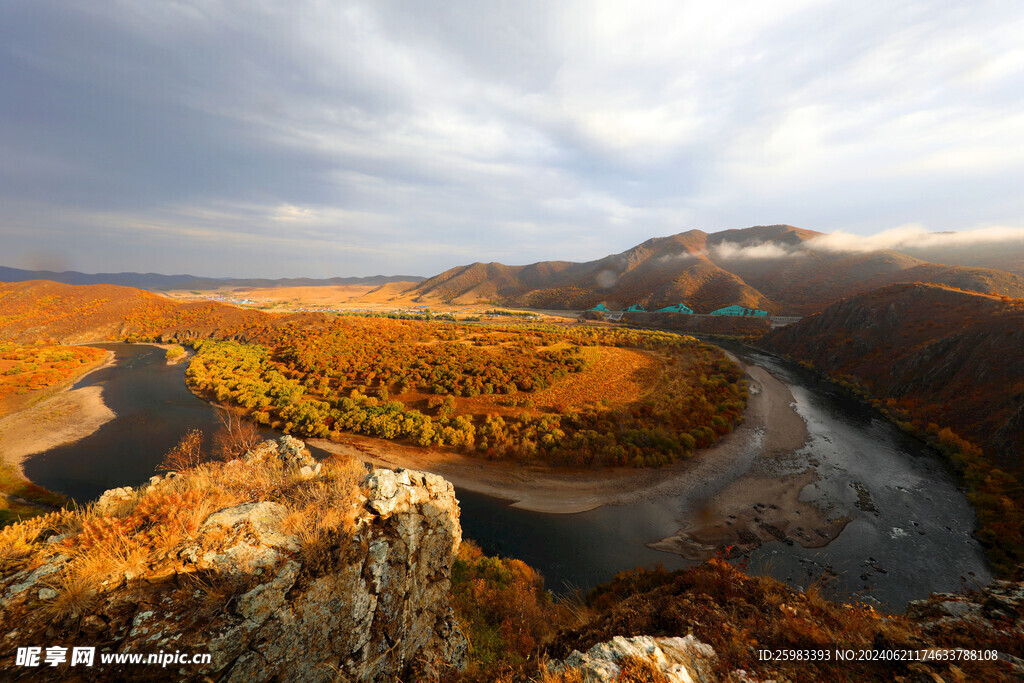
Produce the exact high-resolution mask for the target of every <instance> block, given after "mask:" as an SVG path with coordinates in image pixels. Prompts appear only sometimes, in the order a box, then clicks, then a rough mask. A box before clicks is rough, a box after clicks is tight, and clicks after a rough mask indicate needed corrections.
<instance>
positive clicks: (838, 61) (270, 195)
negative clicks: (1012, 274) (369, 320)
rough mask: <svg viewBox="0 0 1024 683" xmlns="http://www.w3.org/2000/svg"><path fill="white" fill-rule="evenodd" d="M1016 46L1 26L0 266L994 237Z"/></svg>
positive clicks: (478, 10) (814, 21)
mask: <svg viewBox="0 0 1024 683" xmlns="http://www.w3.org/2000/svg"><path fill="white" fill-rule="evenodd" d="M58 5H59V8H58ZM1022 33H1024V14H1022V13H1021V12H1019V11H1017V9H1016V8H1015V7H1014V6H1013V5H1012V3H1010V4H1006V3H1000V2H997V1H992V2H989V1H987V0H982V1H981V2H979V3H972V4H971V6H969V7H968V6H960V5H956V4H955V3H954V4H949V3H946V4H943V5H941V6H936V5H935V3H930V2H925V0H908V1H907V2H901V3H899V4H898V7H894V6H893V5H892V3H889V2H883V1H882V0H869V1H868V2H865V3H861V4H859V5H858V9H857V11H856V12H851V11H850V10H849V7H848V5H847V4H845V3H841V2H838V1H836V0H833V1H827V2H818V1H817V0H784V1H781V2H776V3H771V4H770V6H769V5H767V4H765V3H759V2H754V1H753V0H743V1H742V2H737V3H730V4H729V5H728V6H727V7H720V6H713V5H710V4H700V3H696V4H694V3H689V4H687V3H682V4H681V3H678V2H673V1H671V0H664V1H660V0H643V1H641V2H638V3H631V4H629V5H628V6H626V5H624V4H622V3H621V2H612V1H610V0H609V1H604V0H597V1H593V2H583V1H582V0H568V1H567V2H560V3H545V2H540V1H535V0H526V1H524V2H521V3H505V4H499V5H496V4H494V3H478V2H471V1H469V0H444V1H442V0H423V1H422V2H416V3H413V4H410V3H404V2H398V1H397V0H380V1H377V2H369V1H362V0H353V1H351V2H345V3H324V2H319V1H318V0H292V1H290V2H285V1H284V0H265V1H263V2H259V3H253V2H249V1H246V0H223V1H221V2H217V3H209V2H197V1H195V0H182V1H180V2H174V3H159V2H130V1H128V0H111V1H110V2H106V3H53V2H49V1H47V0H39V1H38V2H23V3H10V6H9V7H5V9H4V20H3V22H0V80H2V82H3V83H4V95H5V96H4V97H3V98H0V253H3V254H4V255H5V257H4V258H6V259H12V260H14V261H18V260H21V261H22V262H23V263H24V264H26V265H27V264H29V263H30V262H31V261H32V260H33V259H35V258H36V257H35V256H33V254H38V253H40V250H45V249H49V248H50V246H49V245H52V244H69V245H72V244H73V245H74V248H70V247H69V250H68V254H67V255H66V258H67V260H68V261H69V262H70V266H71V267H74V268H77V269H80V270H86V271H96V270H115V271H118V270H141V269H143V268H145V269H149V270H159V271H175V272H182V271H187V270H195V269H197V268H202V269H204V272H199V273H198V274H207V275H227V274H232V275H267V276H284V275H304V274H308V271H309V270H310V269H311V268H316V269H317V270H318V271H322V270H325V271H327V272H326V274H328V275H370V274H375V273H378V272H387V269H389V268H401V269H402V270H404V271H406V272H410V273H416V274H422V275H431V274H434V273H436V272H440V271H441V270H444V269H446V268H449V267H451V266H454V265H458V264H459V263H462V262H465V261H467V260H468V261H475V260H482V261H490V260H501V261H504V262H509V263H530V262H534V261H538V260H547V259H561V260H588V259H594V258H600V257H601V256H604V255H606V254H608V253H615V252H619V251H622V250H624V249H627V248H629V247H631V246H633V245H635V244H638V243H640V242H643V241H644V240H646V239H648V238H650V237H653V236H658V235H667V234H674V233H678V232H682V231H685V230H688V229H691V228H701V229H704V230H706V231H714V230H718V229H724V228H737V227H744V226H748V225H763V224H770V223H789V224H795V225H801V226H805V227H809V228H813V229H817V230H822V231H831V230H836V229H839V230H842V231H843V232H844V233H846V234H849V235H861V234H870V233H874V232H877V231H879V230H881V229H883V228H885V227H887V226H891V225H899V224H905V223H919V224H925V225H928V226H930V227H931V228H932V229H934V230H962V229H963V227H964V226H970V225H978V224H987V225H1000V224H1012V223H1013V222H1014V221H1015V220H1017V219H1018V217H1019V216H1020V211H1021V208H1022V207H1021V204H1020V199H1019V194H1020V193H1019V187H1020V186H1021V184H1022V182H1024V115H1022V114H1021V113H1020V112H1022V111H1024V46H1022V45H1021V43H1020V40H1019V36H1020V35H1021V34H1022ZM809 35H810V36H815V39H814V40H808V39H807V36H809ZM127 226H136V228H130V227H127ZM132 229H135V230H136V232H137V234H136V235H134V236H133V237H131V238H130V239H128V238H126V234H127V233H129V232H131V230H132ZM289 241H291V243H292V244H293V245H294V246H293V247H289V246H288V243H289ZM841 241H842V240H841V239H840V238H837V239H836V241H835V242H834V243H833V244H840V243H841ZM855 241H856V239H853V240H848V242H851V243H852V242H855ZM129 245H131V246H130V248H129ZM147 245H149V248H147ZM312 245H317V246H315V247H312ZM311 247H312V248H315V249H316V250H317V251H316V254H317V255H316V256H315V257H313V256H310V253H309V252H307V251H304V249H307V248H311ZM844 248H846V247H844ZM768 251H770V250H767V251H766V250H765V249H764V248H762V249H758V248H757V247H754V248H746V249H743V250H740V251H736V250H734V251H733V252H732V254H733V257H734V258H738V257H742V258H758V257H768V256H771V254H770V253H768ZM142 264H145V266H143V265H142ZM5 265H16V264H13V263H6V264H5ZM228 271H230V272H228Z"/></svg>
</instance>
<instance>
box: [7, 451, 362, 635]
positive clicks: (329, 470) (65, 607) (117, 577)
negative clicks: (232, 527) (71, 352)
mask: <svg viewBox="0 0 1024 683" xmlns="http://www.w3.org/2000/svg"><path fill="white" fill-rule="evenodd" d="M365 475H366V470H365V468H364V466H363V465H362V463H360V462H359V461H358V460H356V459H355V458H350V457H345V456H334V457H332V458H330V459H329V460H327V461H325V462H324V463H323V464H322V469H321V472H320V475H319V476H317V477H315V478H312V479H304V478H302V477H301V476H300V475H299V474H298V473H297V472H294V471H286V470H285V469H284V467H283V466H282V465H281V463H280V461H279V460H277V459H276V458H268V459H267V460H265V461H257V462H247V461H244V460H232V461H229V462H221V461H216V462H208V463H203V464H200V465H198V466H195V467H193V468H191V469H188V470H185V471H183V472H182V473H181V474H179V475H178V476H175V477H171V478H167V479H164V480H163V481H162V482H160V483H159V484H158V485H157V486H155V487H140V488H138V489H136V490H135V491H134V492H133V494H132V495H131V496H129V497H128V498H126V499H125V500H123V501H119V502H117V503H115V504H110V505H105V506H104V508H103V509H102V510H101V509H99V508H98V506H97V505H96V504H95V503H92V504H90V505H87V506H85V507H82V508H70V509H65V510H60V511H58V512H53V513H50V514H47V515H43V516H40V517H37V518H34V519H31V520H28V521H24V522H20V523H17V524H12V525H10V526H8V527H6V528H4V529H2V530H0V569H2V571H3V573H4V574H7V575H9V574H10V573H12V572H14V571H21V570H24V569H30V568H35V567H38V566H40V565H42V564H43V563H45V562H46V561H47V560H48V559H50V558H51V557H53V556H54V555H56V554H58V553H61V554H64V555H66V556H69V558H70V559H69V560H68V562H67V563H66V564H65V565H64V566H63V567H62V568H61V569H60V570H58V571H57V572H54V573H53V574H51V575H50V576H48V577H46V579H44V580H43V581H42V582H41V584H40V585H41V586H45V587H50V588H53V589H54V590H56V591H57V597H55V598H53V599H52V600H50V601H48V602H47V603H46V607H45V609H46V613H47V615H48V616H49V618H51V619H53V620H66V619H74V618H78V617H80V616H81V615H82V614H84V613H86V612H87V611H88V609H89V608H90V607H91V606H92V605H93V604H94V602H95V600H96V599H97V598H96V596H97V593H98V592H100V591H102V590H104V588H105V587H106V588H113V587H116V586H119V585H121V584H122V583H123V582H124V581H131V580H133V579H134V578H135V577H136V576H141V575H143V574H144V573H146V572H148V571H150V570H155V569H158V568H159V567H161V566H164V567H168V568H171V567H173V565H174V562H175V558H176V556H177V554H178V552H179V551H180V550H182V549H183V548H185V547H186V546H187V545H188V544H190V543H194V542H195V541H196V539H197V534H198V531H199V529H200V527H201V525H202V524H203V522H204V521H205V520H206V519H207V518H208V517H209V515H210V514H212V513H213V512H216V511H217V510H221V509H224V508H226V507H231V506H234V505H238V504H241V503H247V502H255V501H261V500H271V501H275V502H279V503H281V504H283V505H285V507H286V508H288V510H289V513H288V516H287V518H286V520H285V527H286V528H285V531H286V532H290V533H294V534H295V535H296V536H297V537H298V538H299V540H300V544H301V547H302V554H303V558H304V559H305V560H306V561H307V562H312V563H315V564H323V563H324V562H325V561H334V560H333V558H330V557H328V556H329V555H330V553H329V552H328V550H329V546H331V545H332V544H333V545H343V544H344V540H345V537H346V536H348V535H350V534H351V533H352V532H353V530H354V528H355V523H356V517H357V515H358V513H359V510H360V502H361V498H360V486H361V484H362V482H363V480H364V479H365ZM217 532H218V530H217V529H213V530H211V532H210V533H209V534H205V535H204V536H203V540H204V543H207V544H209V543H216V542H217V538H216V535H217ZM57 534H60V535H63V536H64V538H62V539H59V540H58V542H55V543H54V542H48V539H52V537H53V536H54V535H57ZM221 540H224V539H221ZM338 559H340V558H338ZM172 571H173V569H172ZM242 573H243V574H244V573H245V572H244V571H243V572H242ZM190 578H191V580H192V583H194V584H195V587H196V589H198V590H199V591H200V593H201V597H202V602H203V604H204V605H205V606H206V607H207V608H209V609H220V608H221V607H223V605H225V604H226V603H227V602H228V601H229V600H230V597H231V596H232V595H235V594H237V591H239V590H242V589H243V588H244V586H242V585H241V584H240V583H239V581H237V580H235V579H232V578H230V577H213V578H211V577H209V576H205V575H204V576H198V575H197V576H192V577H190Z"/></svg>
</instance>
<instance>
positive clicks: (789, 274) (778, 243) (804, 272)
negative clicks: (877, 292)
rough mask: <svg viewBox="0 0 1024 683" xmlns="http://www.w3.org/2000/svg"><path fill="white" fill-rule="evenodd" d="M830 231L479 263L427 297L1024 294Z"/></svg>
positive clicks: (420, 291)
mask: <svg viewBox="0 0 1024 683" xmlns="http://www.w3.org/2000/svg"><path fill="white" fill-rule="evenodd" d="M821 237H824V234H823V233H819V232H815V231H813V230H804V229H801V228H795V227H792V226H788V225H772V226H758V227H753V228H746V229H742V230H725V231H722V232H717V233H710V234H709V233H705V232H703V231H701V230H690V231H688V232H684V233H680V234H678V235H672V236H669V237H656V238H653V239H650V240H647V241H646V242H644V243H642V244H639V245H637V246H635V247H633V248H632V249H628V250H626V251H624V252H622V253H620V254H611V255H609V256H606V257H604V258H602V259H598V260H596V261H589V262H585V263H573V262H567V261H542V262H539V263H534V264H531V265H527V266H507V265H504V264H501V263H486V264H485V263H473V264H470V265H467V266H459V267H456V268H452V269H450V270H447V271H445V272H444V273H441V274H440V275H436V276H434V277H432V278H429V279H427V280H424V281H423V282H421V283H420V284H419V285H418V286H416V287H415V288H414V289H413V290H411V291H410V292H409V294H410V295H411V296H413V297H415V298H416V300H417V301H420V302H423V303H432V302H450V303H459V304H469V303H482V302H493V303H503V304H506V305H519V306H528V307H532V308H550V309H583V308H590V307H592V306H594V305H596V304H598V303H605V304H606V305H608V306H609V307H610V308H620V307H625V306H628V305H630V304H637V303H638V304H642V305H644V306H646V307H647V308H648V309H653V308H657V307H661V306H665V305H670V304H675V303H680V302H682V303H686V304H688V305H689V306H690V307H691V308H693V309H694V310H695V311H696V312H698V313H708V312H710V311H712V310H714V309H716V308H720V307H722V306H727V305H730V304H740V305H743V306H747V307H752V308H761V309H764V310H767V311H769V312H770V313H773V314H792V315H805V314H808V313H813V312H815V311H819V310H821V309H822V308H824V307H825V306H827V305H828V304H830V303H832V302H834V301H837V300H839V299H841V298H844V297H847V296H851V295H854V294H858V293H860V292H865V291H869V290H871V289H876V288H878V287H881V286H885V285H890V284H894V283H899V282H915V281H927V282H936V283H939V284H945V285H949V286H953V287H957V288H960V289H968V290H971V291H977V292H994V293H997V294H1003V295H1007V296H1013V297H1020V296H1024V278H1022V277H1021V276H1018V275H1014V274H1011V273H1006V272H1002V271H999V270H995V269H990V268H980V267H970V266H963V265H937V264H934V263H928V262H926V261H922V260H921V259H918V258H914V257H913V256H909V255H907V254H904V253H900V252H896V251H871V252H836V251H832V250H828V249H824V248H818V246H816V240H817V239H819V238H821Z"/></svg>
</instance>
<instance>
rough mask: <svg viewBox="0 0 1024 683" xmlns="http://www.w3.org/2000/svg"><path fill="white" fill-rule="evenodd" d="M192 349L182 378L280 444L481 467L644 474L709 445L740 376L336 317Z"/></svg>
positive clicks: (577, 334)
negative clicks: (359, 444)
mask: <svg viewBox="0 0 1024 683" xmlns="http://www.w3.org/2000/svg"><path fill="white" fill-rule="evenodd" d="M247 337H248V340H249V341H250V342H252V343H246V344H243V343H239V342H235V341H220V342H218V341H202V342H199V343H197V344H196V348H197V350H198V353H197V355H196V356H195V358H193V360H192V362H191V364H190V366H189V369H188V372H187V379H188V382H189V384H190V386H191V387H192V388H193V389H194V390H195V391H197V392H199V393H201V394H203V395H206V396H208V397H209V398H211V399H213V400H216V401H219V402H221V403H226V404H230V405H235V406H237V407H239V408H242V409H243V410H244V411H245V412H246V413H248V414H249V415H250V416H251V417H252V418H253V419H254V420H255V421H256V422H258V423H260V424H265V425H270V426H273V427H278V428H281V429H283V430H284V431H286V432H290V433H295V434H301V435H304V436H310V437H319V438H329V439H335V440H338V439H340V438H341V435H342V434H343V433H344V432H352V433H357V434H364V435H368V436H374V437H378V438H385V439H402V440H406V441H409V442H412V443H415V444H417V445H420V446H424V447H434V448H451V449H456V450H459V451H463V452H468V453H472V454H476V455H480V456H482V457H487V458H489V459H515V460H519V461H523V462H533V461H539V462H547V463H553V464H565V465H574V466H582V465H634V466H652V465H653V466H656V465H662V464H666V463H668V462H671V461H673V460H675V459H676V458H679V457H685V456H687V455H689V454H690V453H691V452H692V451H693V450H694V449H695V448H699V447H706V446H710V445H711V444H712V443H714V442H715V441H716V440H717V439H718V438H719V437H720V436H722V435H724V434H726V433H728V432H729V431H731V429H732V426H733V423H734V421H735V420H736V419H737V418H738V417H739V416H740V415H741V414H742V412H743V409H744V407H745V404H746V394H745V386H744V385H743V383H742V381H741V372H740V370H739V369H738V368H737V367H736V366H735V365H734V364H733V363H732V362H731V361H729V360H728V359H726V358H725V356H724V355H723V354H722V353H721V352H720V351H718V350H716V349H713V348H711V347H708V346H705V345H703V344H701V343H699V342H697V341H696V340H695V339H693V338H690V337H682V336H677V335H669V334H663V333H654V332H641V331H634V330H622V329H592V328H577V327H560V328H559V327H551V326H518V325H509V326H502V327H478V326H464V325H452V324H437V323H424V322H415V321H405V320H388V319H371V318H347V317H343V318H338V319H335V320H332V321H327V322H325V323H324V324H323V325H318V326H301V325H288V326H265V327H264V328H261V330H259V331H250V332H249V333H248V334H247Z"/></svg>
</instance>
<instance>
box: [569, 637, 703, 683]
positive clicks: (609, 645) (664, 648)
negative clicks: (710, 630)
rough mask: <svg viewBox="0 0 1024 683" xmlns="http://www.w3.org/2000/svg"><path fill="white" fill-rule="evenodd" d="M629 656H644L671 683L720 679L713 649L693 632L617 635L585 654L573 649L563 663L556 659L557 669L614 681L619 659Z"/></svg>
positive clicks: (592, 682)
mask: <svg viewBox="0 0 1024 683" xmlns="http://www.w3.org/2000/svg"><path fill="white" fill-rule="evenodd" d="M626 657H636V658H639V659H645V660H647V661H649V662H651V663H652V664H654V666H655V667H656V668H657V669H658V670H659V671H660V672H661V673H663V674H664V675H665V678H666V679H668V680H669V681H670V682H671V683H698V682H701V683H709V682H710V681H715V680H717V679H716V677H715V676H714V673H713V669H712V666H713V663H714V661H715V659H716V657H717V655H716V654H715V651H714V649H713V648H712V647H711V646H710V645H707V644H705V643H702V642H700V641H699V640H697V639H696V638H694V637H693V635H688V636H686V637H685V638H652V637H650V636H635V637H632V638H625V637H623V636H616V637H615V638H612V639H611V640H610V641H608V642H606V643H598V644H597V645H595V646H594V647H592V648H590V649H589V650H587V652H586V654H584V653H581V652H579V651H574V652H573V653H572V654H570V655H569V656H568V657H566V658H565V660H564V661H563V662H554V663H553V664H552V666H551V668H552V669H553V670H555V671H564V670H573V669H576V670H578V671H579V672H580V673H581V674H583V680H584V681H586V682H587V683H612V682H613V681H618V680H619V676H620V674H621V672H622V670H621V668H620V666H619V662H620V661H621V660H622V659H624V658H626Z"/></svg>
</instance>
